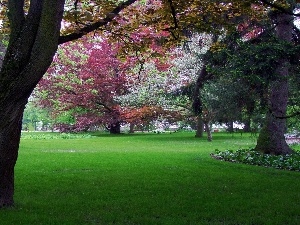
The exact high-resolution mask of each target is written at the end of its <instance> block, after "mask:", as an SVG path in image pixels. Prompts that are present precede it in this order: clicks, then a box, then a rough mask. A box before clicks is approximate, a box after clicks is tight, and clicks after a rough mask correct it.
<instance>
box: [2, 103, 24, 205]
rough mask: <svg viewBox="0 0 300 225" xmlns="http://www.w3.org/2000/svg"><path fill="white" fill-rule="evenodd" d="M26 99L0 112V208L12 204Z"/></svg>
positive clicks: (3, 108)
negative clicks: (15, 168)
mask: <svg viewBox="0 0 300 225" xmlns="http://www.w3.org/2000/svg"><path fill="white" fill-rule="evenodd" d="M26 101H27V98H26V99H25V100H24V101H22V102H20V103H17V104H15V105H9V106H7V105H6V106H1V111H0V118H1V123H0V207H8V206H12V205H13V204H14V200H13V194H14V167H15V164H16V161H17V157H18V149H19V143H20V135H21V128H22V115H23V111H24V108H25V104H26Z"/></svg>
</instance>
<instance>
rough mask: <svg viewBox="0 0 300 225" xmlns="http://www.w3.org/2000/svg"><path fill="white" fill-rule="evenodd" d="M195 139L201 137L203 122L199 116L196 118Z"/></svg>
mask: <svg viewBox="0 0 300 225" xmlns="http://www.w3.org/2000/svg"><path fill="white" fill-rule="evenodd" d="M195 137H197V138H201V137H203V120H202V117H201V116H197V124H196V135H195Z"/></svg>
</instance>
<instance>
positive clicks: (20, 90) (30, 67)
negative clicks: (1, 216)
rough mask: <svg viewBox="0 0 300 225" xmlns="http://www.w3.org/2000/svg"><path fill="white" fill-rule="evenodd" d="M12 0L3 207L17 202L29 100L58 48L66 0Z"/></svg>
mask: <svg viewBox="0 0 300 225" xmlns="http://www.w3.org/2000/svg"><path fill="white" fill-rule="evenodd" d="M23 6H24V1H9V2H8V10H9V22H10V37H9V45H8V47H7V50H6V52H5V56H4V60H3V64H2V67H1V71H0V81H1V82H0V207H6V206H12V205H13V203H14V200H13V195H14V167H15V164H16V161H17V156H18V149H19V143H20V137H21V126H22V115H23V112H24V108H25V105H26V103H27V99H28V98H29V96H30V94H31V92H32V91H33V89H34V87H35V86H36V84H37V83H38V82H39V80H40V79H41V78H42V76H43V75H44V73H45V72H46V71H47V69H48V67H49V66H50V64H51V62H52V59H53V56H54V54H55V52H56V50H57V46H58V38H59V31H60V23H61V20H62V14H63V7H64V0H43V1H42V0H41V1H30V9H29V11H28V12H26V13H25V12H24V9H23Z"/></svg>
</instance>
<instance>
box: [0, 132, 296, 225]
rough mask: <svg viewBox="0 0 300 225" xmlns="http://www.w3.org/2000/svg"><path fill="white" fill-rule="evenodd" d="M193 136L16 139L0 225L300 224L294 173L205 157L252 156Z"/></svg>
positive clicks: (235, 144) (234, 139) (224, 139)
mask: <svg viewBox="0 0 300 225" xmlns="http://www.w3.org/2000/svg"><path fill="white" fill-rule="evenodd" d="M25 135H27V134H25ZM193 136H194V134H193V133H174V134H134V135H120V136H115V135H108V134H103V135H101V134H99V135H98V136H97V137H93V138H86V139H85V138H82V139H70V140H68V139H44V140H33V139H26V138H24V139H22V141H21V146H20V153H19V159H18V162H17V166H16V172H15V173H16V174H15V176H16V190H15V191H16V193H15V201H16V206H15V208H13V209H4V210H0V218H1V219H0V220H1V221H0V224H1V225H17V224H28V225H29V224H30V225H35V224H41V225H44V224H45V225H48V224H49V225H52V224H53V225H54V224H57V225H65V224H69V225H82V224H104V225H106V224H120V225H123V224H170V225H177V224H179V225H180V224H192V225H193V224H201V225H202V224H203V225H206V224H220V225H221V224H232V225H233V224H241V225H244V224H246V225H247V224H253V225H260V224H261V225H263V224H270V225H276V224H278V225H282V224H285V225H287V224H290V225H298V224H300V206H299V202H300V173H299V172H290V171H282V170H277V169H273V168H264V167H258V166H251V165H244V164H236V163H229V162H223V161H218V160H215V159H212V158H211V157H210V156H209V154H210V153H211V152H213V151H214V150H215V149H219V150H225V149H238V148H247V147H253V146H254V145H255V140H254V139H253V138H250V137H249V136H247V135H243V136H242V137H241V136H240V135H239V134H235V135H233V136H232V135H230V134H222V133H220V134H216V135H215V136H214V140H213V142H211V143H210V142H207V141H206V140H205V139H196V138H194V137H193Z"/></svg>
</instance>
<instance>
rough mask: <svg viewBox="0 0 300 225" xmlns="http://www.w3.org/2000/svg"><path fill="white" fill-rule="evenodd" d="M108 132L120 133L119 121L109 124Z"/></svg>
mask: <svg viewBox="0 0 300 225" xmlns="http://www.w3.org/2000/svg"><path fill="white" fill-rule="evenodd" d="M109 133H111V134H120V133H121V124H120V122H116V123H113V124H111V125H110V127H109Z"/></svg>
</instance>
